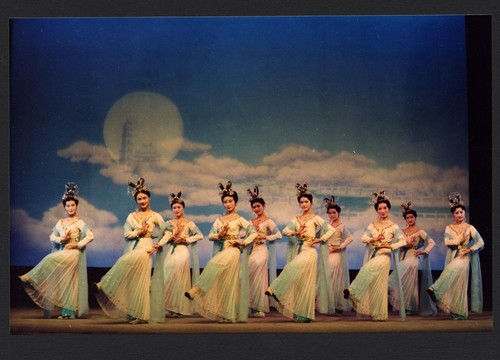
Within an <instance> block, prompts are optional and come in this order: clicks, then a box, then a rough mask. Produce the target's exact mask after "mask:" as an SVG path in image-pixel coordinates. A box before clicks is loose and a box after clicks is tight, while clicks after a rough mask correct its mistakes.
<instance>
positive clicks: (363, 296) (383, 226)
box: [344, 191, 406, 321]
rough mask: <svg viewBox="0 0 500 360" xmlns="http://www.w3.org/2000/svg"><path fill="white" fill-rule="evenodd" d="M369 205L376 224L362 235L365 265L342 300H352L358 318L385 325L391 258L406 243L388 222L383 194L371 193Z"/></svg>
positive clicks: (395, 226)
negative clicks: (366, 317)
mask: <svg viewBox="0 0 500 360" xmlns="http://www.w3.org/2000/svg"><path fill="white" fill-rule="evenodd" d="M372 202H373V203H374V208H375V210H376V211H377V214H378V220H377V221H375V222H372V223H371V224H370V225H368V227H367V228H366V230H365V232H364V233H363V236H362V238H361V241H362V242H363V243H365V244H367V252H366V254H365V263H364V265H363V266H362V267H361V269H360V270H359V272H358V274H357V276H356V278H355V279H354V280H353V282H352V283H351V285H350V286H349V287H348V288H347V289H345V290H344V298H345V299H350V300H351V302H352V305H353V307H354V309H355V310H356V312H357V313H358V314H360V315H369V316H371V318H372V320H374V321H385V320H387V319H388V285H389V270H390V268H391V255H392V252H393V251H394V250H396V249H399V248H400V247H402V246H405V245H406V240H405V237H404V235H403V232H402V231H401V229H400V228H399V226H397V225H396V224H395V223H394V222H392V220H391V219H390V218H389V213H390V209H391V203H390V201H389V198H388V196H387V195H386V194H385V191H381V192H380V193H378V194H377V193H373V201H372ZM395 259H396V260H397V258H396V257H395ZM396 266H397V264H395V267H396ZM396 269H397V267H396Z"/></svg>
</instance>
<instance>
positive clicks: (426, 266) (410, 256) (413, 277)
mask: <svg viewBox="0 0 500 360" xmlns="http://www.w3.org/2000/svg"><path fill="white" fill-rule="evenodd" d="M403 232H404V234H405V236H406V237H407V238H409V237H415V241H414V242H413V245H412V246H411V247H407V246H405V247H402V248H401V249H400V253H399V269H400V276H401V285H402V287H403V296H404V308H405V310H406V312H407V313H410V314H417V313H418V314H420V315H424V316H425V315H436V314H437V309H436V305H435V304H434V303H433V302H432V301H431V299H430V298H429V296H428V295H427V293H426V292H425V290H426V289H427V288H428V287H429V286H430V285H431V284H432V274H431V266H430V261H429V253H430V251H431V250H432V249H433V248H434V245H435V242H434V240H433V239H432V238H430V237H429V235H428V234H427V233H426V232H425V231H424V230H421V229H419V230H418V231H415V232H413V233H410V232H408V231H407V229H404V230H403ZM418 250H421V251H424V252H425V254H422V255H420V256H417V255H416V252H417V251H418ZM421 262H422V279H421V281H420V284H421V285H420V291H419V285H418V284H419V282H418V268H419V265H420V263H421ZM389 303H390V304H391V305H392V307H393V308H394V309H399V308H400V302H399V291H398V285H397V281H396V273H395V272H394V271H393V272H392V273H391V275H390V276H389Z"/></svg>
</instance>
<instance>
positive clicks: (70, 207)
mask: <svg viewBox="0 0 500 360" xmlns="http://www.w3.org/2000/svg"><path fill="white" fill-rule="evenodd" d="M77 208H78V205H76V202H74V201H73V200H68V201H66V204H64V210H65V211H66V214H67V215H68V216H75V215H76V210H77Z"/></svg>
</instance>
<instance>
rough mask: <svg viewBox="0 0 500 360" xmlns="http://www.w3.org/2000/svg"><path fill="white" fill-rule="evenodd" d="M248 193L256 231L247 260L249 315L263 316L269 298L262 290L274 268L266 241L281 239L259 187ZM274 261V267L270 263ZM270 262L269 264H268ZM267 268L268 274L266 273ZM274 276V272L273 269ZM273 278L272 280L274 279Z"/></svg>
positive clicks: (267, 310) (267, 307) (273, 258)
mask: <svg viewBox="0 0 500 360" xmlns="http://www.w3.org/2000/svg"><path fill="white" fill-rule="evenodd" d="M247 191H248V194H249V195H250V206H251V207H252V211H253V212H254V214H255V218H254V219H253V220H252V225H253V227H254V228H255V230H256V231H257V234H258V235H257V237H256V238H255V241H254V242H253V247H252V249H251V253H250V258H249V260H248V276H249V282H250V291H249V292H250V303H249V307H250V317H259V318H261V317H265V316H266V315H265V313H266V312H269V298H268V297H267V296H265V294H264V292H265V291H266V289H267V287H268V286H269V277H272V272H273V271H272V268H274V269H276V257H275V256H274V257H271V259H269V252H270V251H268V248H267V245H266V243H269V244H271V243H272V242H274V241H276V240H279V239H281V232H280V231H279V230H278V227H277V226H276V224H275V223H274V221H273V220H271V219H270V218H268V217H267V216H266V214H265V212H264V211H265V207H266V202H265V201H264V199H263V198H262V197H261V196H260V195H259V188H258V187H257V186H255V188H254V190H253V191H252V190H250V189H248V190H247ZM272 262H274V267H273V266H272V265H271V263H272ZM268 264H270V266H268ZM268 268H269V274H268ZM274 278H276V272H275V270H274ZM274 278H273V280H274Z"/></svg>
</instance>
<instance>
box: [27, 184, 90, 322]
mask: <svg viewBox="0 0 500 360" xmlns="http://www.w3.org/2000/svg"><path fill="white" fill-rule="evenodd" d="M77 193H78V185H76V184H75V183H71V182H70V183H67V184H66V192H65V193H64V195H63V197H62V204H63V206H64V210H65V211H66V217H65V218H62V219H60V220H59V221H58V222H57V224H56V226H55V227H54V228H53V229H52V233H51V234H50V241H51V242H52V252H51V253H50V254H48V255H47V256H45V257H44V258H43V259H42V261H40V262H39V263H38V264H37V265H36V266H35V267H34V268H33V269H32V270H31V271H29V272H28V273H26V274H24V275H22V276H20V277H19V278H20V279H21V281H22V284H23V286H24V289H25V290H26V293H27V294H28V295H29V296H30V297H31V299H32V300H33V301H34V302H35V303H36V304H37V305H38V306H40V307H41V308H42V309H44V310H45V311H44V317H47V318H50V317H51V315H52V309H53V307H54V306H57V307H59V308H61V315H60V316H59V318H60V319H74V318H75V317H79V318H80V317H84V316H86V315H87V314H88V312H89V303H88V290H87V288H88V286H87V256H86V254H85V249H86V246H87V244H88V243H89V242H91V241H92V240H93V239H94V235H93V234H92V231H90V229H89V228H88V227H87V225H86V224H85V222H84V221H83V220H82V219H80V218H79V217H78V214H77V213H76V212H77V209H78V203H79V200H78V196H77Z"/></svg>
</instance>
